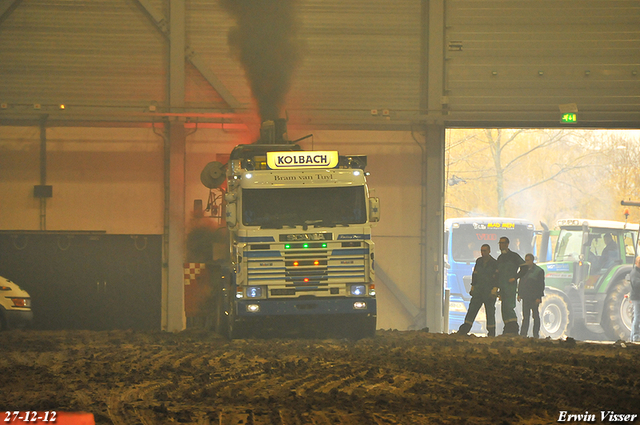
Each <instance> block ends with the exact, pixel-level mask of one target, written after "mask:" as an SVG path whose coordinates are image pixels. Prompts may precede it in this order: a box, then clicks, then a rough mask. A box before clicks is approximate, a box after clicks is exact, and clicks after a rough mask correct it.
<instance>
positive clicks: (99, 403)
mask: <svg viewBox="0 0 640 425" xmlns="http://www.w3.org/2000/svg"><path fill="white" fill-rule="evenodd" d="M639 394H640V345H638V344H628V343H627V344H624V343H620V342H619V343H616V344H612V343H608V344H602V343H583V342H576V341H573V340H569V341H552V340H533V339H525V338H519V337H513V338H503V337H499V338H492V339H488V338H478V337H474V336H468V337H462V336H455V335H443V334H429V333H426V332H420V331H407V332H398V331H378V333H377V335H376V337H375V338H374V339H363V340H360V341H356V342H354V341H349V340H332V339H326V340H320V339H304V338H297V339H277V338H276V339H251V340H249V339H246V340H234V341H228V340H226V339H224V338H221V337H219V336H217V335H216V334H214V333H208V332H204V331H185V332H182V333H177V334H171V333H163V332H133V331H104V332H92V331H33V330H26V331H8V332H3V333H1V334H0V407H1V408H2V409H3V412H4V411H5V410H27V409H28V410H40V411H46V410H58V411H84V412H91V413H93V414H94V417H95V420H96V423H99V424H117V425H120V424H123V425H124V424H127V425H128V424H165V423H186V424H234V425H237V424H286V425H289V424H426V423H437V424H460V423H469V424H510V423H527V424H533V423H557V420H558V418H559V415H560V412H561V411H567V414H585V412H586V411H588V412H589V413H590V414H592V413H593V414H596V419H597V420H596V421H595V422H596V423H606V422H607V421H606V420H605V421H602V420H601V416H600V411H615V412H616V413H629V414H640V402H639V400H640V395H639ZM636 422H637V423H640V421H638V420H637V417H636ZM574 423H575V422H574Z"/></svg>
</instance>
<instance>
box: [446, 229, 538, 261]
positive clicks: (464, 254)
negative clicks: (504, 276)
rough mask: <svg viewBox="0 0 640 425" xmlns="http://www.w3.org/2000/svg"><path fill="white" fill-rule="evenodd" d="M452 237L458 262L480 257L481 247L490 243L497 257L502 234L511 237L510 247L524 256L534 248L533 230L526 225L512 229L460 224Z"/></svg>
mask: <svg viewBox="0 0 640 425" xmlns="http://www.w3.org/2000/svg"><path fill="white" fill-rule="evenodd" d="M451 231H452V239H451V256H452V257H453V260H454V261H456V262H471V261H475V260H476V259H477V258H478V257H480V247H481V246H482V245H484V244H489V246H490V247H491V252H492V256H493V257H494V258H497V256H498V255H500V252H499V251H498V240H499V239H500V238H501V237H502V236H506V237H508V238H509V249H510V250H511V251H515V252H517V253H518V254H520V256H521V257H524V256H525V255H526V254H528V253H530V252H532V249H533V230H531V229H527V228H526V227H525V226H516V228H515V229H511V230H506V231H505V230H498V229H476V228H474V226H473V224H460V227H458V228H454V229H452V230H451Z"/></svg>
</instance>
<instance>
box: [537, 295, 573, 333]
mask: <svg viewBox="0 0 640 425" xmlns="http://www.w3.org/2000/svg"><path fill="white" fill-rule="evenodd" d="M568 331H569V307H568V306H567V303H566V301H565V300H564V298H563V297H562V296H561V295H560V294H556V293H549V294H547V295H545V296H544V297H543V298H542V303H541V304H540V334H541V336H543V337H551V338H553V339H556V338H562V337H563V336H566V335H567V333H568Z"/></svg>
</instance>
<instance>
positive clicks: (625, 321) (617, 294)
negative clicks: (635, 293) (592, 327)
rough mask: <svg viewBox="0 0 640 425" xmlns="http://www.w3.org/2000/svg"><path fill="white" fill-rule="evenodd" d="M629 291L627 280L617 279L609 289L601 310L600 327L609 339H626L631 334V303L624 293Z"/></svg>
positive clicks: (629, 286)
mask: <svg viewBox="0 0 640 425" xmlns="http://www.w3.org/2000/svg"><path fill="white" fill-rule="evenodd" d="M630 291H631V285H630V283H629V282H628V281H627V280H624V279H622V280H619V281H617V282H616V283H615V284H614V285H613V286H612V287H611V288H610V289H609V295H607V298H606V300H605V302H604V309H603V310H602V328H603V329H604V331H605V333H606V334H607V336H608V337H609V338H610V339H613V340H614V341H615V340H619V339H621V340H623V341H628V340H629V336H630V335H631V321H632V320H633V304H632V303H631V301H630V300H629V298H628V297H626V295H627V294H628V293H629V292H630Z"/></svg>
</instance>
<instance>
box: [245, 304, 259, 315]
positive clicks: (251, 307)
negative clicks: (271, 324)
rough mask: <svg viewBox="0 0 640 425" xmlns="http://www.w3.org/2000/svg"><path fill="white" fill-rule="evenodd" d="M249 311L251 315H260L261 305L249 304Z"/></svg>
mask: <svg viewBox="0 0 640 425" xmlns="http://www.w3.org/2000/svg"><path fill="white" fill-rule="evenodd" d="M247 311H248V312H249V313H258V312H259V311H260V305H259V304H247Z"/></svg>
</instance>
